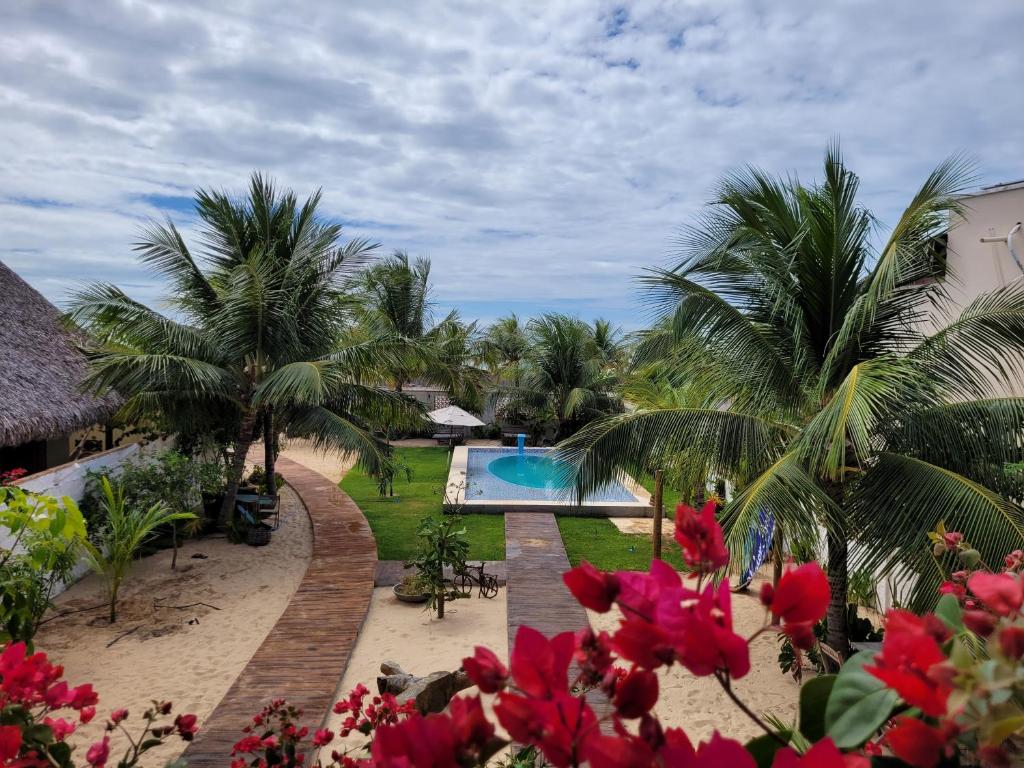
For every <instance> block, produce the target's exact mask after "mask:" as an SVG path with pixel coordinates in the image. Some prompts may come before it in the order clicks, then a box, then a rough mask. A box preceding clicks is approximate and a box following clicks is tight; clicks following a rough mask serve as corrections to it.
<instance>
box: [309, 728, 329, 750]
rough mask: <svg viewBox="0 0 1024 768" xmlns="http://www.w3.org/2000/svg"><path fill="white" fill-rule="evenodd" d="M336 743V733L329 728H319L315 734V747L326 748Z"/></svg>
mask: <svg viewBox="0 0 1024 768" xmlns="http://www.w3.org/2000/svg"><path fill="white" fill-rule="evenodd" d="M332 741H334V733H333V732H332V731H331V730H330V729H329V728H317V729H316V731H315V732H314V733H313V746H314V747H325V746H327V745H328V744H330V743H331V742H332Z"/></svg>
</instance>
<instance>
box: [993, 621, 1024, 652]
mask: <svg viewBox="0 0 1024 768" xmlns="http://www.w3.org/2000/svg"><path fill="white" fill-rule="evenodd" d="M999 650H1001V651H1002V652H1003V655H1004V656H1006V657H1007V658H1010V659H1014V660H1019V659H1020V658H1021V657H1022V656H1024V629H1021V628H1020V627H1003V628H1002V629H1001V630H999Z"/></svg>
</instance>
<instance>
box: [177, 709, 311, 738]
mask: <svg viewBox="0 0 1024 768" xmlns="http://www.w3.org/2000/svg"><path fill="white" fill-rule="evenodd" d="M197 722H198V719H197V718H196V716H195V715H184V714H183V715H178V716H177V717H176V718H174V730H175V731H177V733H178V735H179V736H180V737H181V739H182V741H192V739H194V738H195V737H196V734H197V733H199V727H198V726H197ZM306 731H307V733H308V729H306ZM304 736H305V734H304V733H301V732H300V734H299V735H298V736H297V737H298V738H300V739H301V738H303V737H304Z"/></svg>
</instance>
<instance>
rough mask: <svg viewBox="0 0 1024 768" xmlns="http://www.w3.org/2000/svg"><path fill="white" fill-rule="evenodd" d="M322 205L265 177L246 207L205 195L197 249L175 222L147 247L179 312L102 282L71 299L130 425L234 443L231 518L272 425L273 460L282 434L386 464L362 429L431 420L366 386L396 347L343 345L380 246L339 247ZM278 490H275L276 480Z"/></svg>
mask: <svg viewBox="0 0 1024 768" xmlns="http://www.w3.org/2000/svg"><path fill="white" fill-rule="evenodd" d="M319 201H320V193H319V192H317V193H316V194H314V195H313V196H312V197H310V198H309V199H308V200H306V202H305V203H303V204H302V205H301V206H300V205H299V204H298V202H297V200H296V198H295V196H294V195H293V194H292V193H291V192H287V193H284V194H279V193H278V192H277V191H276V190H275V188H274V186H273V184H272V183H271V182H270V181H269V180H266V179H264V178H263V177H261V176H260V175H259V174H255V175H253V177H252V179H251V184H250V189H249V194H248V196H247V197H246V198H245V199H243V200H235V199H233V198H232V197H230V196H229V195H227V194H226V193H223V192H208V191H204V190H200V191H199V192H197V194H196V211H197V213H198V216H199V221H200V225H199V242H200V250H199V251H198V252H197V253H196V254H193V252H192V251H191V250H190V249H189V247H188V246H187V245H186V243H185V240H184V238H183V237H182V236H181V234H180V233H179V231H178V230H177V228H176V227H175V226H174V224H173V223H172V222H170V221H168V222H167V223H166V224H165V225H160V224H153V225H151V226H149V227H147V228H146V229H145V230H144V231H143V233H142V238H141V240H140V242H139V243H138V244H137V245H136V250H137V251H138V252H139V254H140V256H141V260H142V262H143V263H144V264H146V265H147V266H149V267H151V268H152V269H154V270H155V271H156V272H157V274H158V275H160V276H161V277H163V279H164V280H165V281H166V283H167V288H168V296H167V298H166V302H167V304H168V306H169V307H170V308H171V310H172V311H173V314H172V315H164V314H161V313H159V312H157V311H155V310H153V309H151V308H149V307H147V306H145V305H143V304H141V303H140V302H137V301H135V300H133V299H131V298H130V297H129V296H128V295H127V294H126V293H125V292H124V291H122V290H121V289H119V288H117V287H115V286H113V285H110V284H103V283H99V284H94V285H90V286H87V287H85V288H83V289H82V290H80V291H79V292H78V293H77V294H76V295H75V297H74V298H73V300H72V303H71V308H70V317H71V318H72V319H73V320H75V321H77V322H80V323H82V324H83V325H84V326H85V328H86V329H87V330H88V331H89V332H90V334H91V336H92V338H94V339H96V340H97V341H98V342H99V346H98V347H97V348H96V349H93V350H91V352H90V355H91V366H90V374H89V377H88V381H87V385H88V386H90V387H92V388H94V389H99V390H102V389H115V390H117V391H118V392H119V393H120V394H121V395H122V396H123V397H124V398H125V405H124V407H123V409H122V411H123V413H122V415H123V417H124V418H126V419H130V420H136V421H138V420H144V419H152V420H155V421H157V422H158V423H160V424H162V425H164V426H165V427H166V428H167V429H168V430H171V431H178V432H182V433H189V434H210V433H213V432H215V431H218V430H219V431H226V432H227V433H228V434H232V435H234V440H233V443H234V454H233V458H232V466H231V468H230V469H231V471H230V472H229V475H228V487H227V492H226V494H225V498H224V504H223V507H222V509H221V522H222V524H223V523H227V522H228V521H230V519H231V518H232V516H233V514H234V507H235V495H236V493H237V490H238V484H239V481H240V479H241V476H242V471H243V469H244V465H245V458H246V454H247V452H248V450H249V446H250V445H251V444H252V442H253V441H254V439H255V438H256V437H257V436H258V435H259V433H260V432H261V431H263V432H264V439H265V440H267V449H268V452H270V451H272V450H273V442H274V440H273V437H274V435H276V432H277V430H278V429H279V428H280V429H286V430H287V431H289V432H290V433H292V434H296V435H302V436H307V437H311V438H312V439H313V440H314V441H315V443H316V444H317V445H318V446H319V447H322V448H325V449H326V448H333V449H337V450H340V451H355V452H356V453H357V454H358V457H359V460H360V462H361V463H362V464H363V465H364V466H366V467H367V468H369V469H371V470H376V469H377V468H378V467H379V466H380V464H381V463H382V462H384V461H386V456H387V450H386V446H383V445H382V444H380V443H379V442H378V441H377V440H375V439H374V438H373V437H371V435H370V434H369V433H368V432H367V431H366V430H365V429H364V428H363V424H364V423H366V422H367V421H369V420H385V421H392V422H397V423H402V421H403V420H405V421H410V422H411V421H412V420H415V419H419V418H420V416H419V412H418V410H417V409H416V408H415V407H414V406H413V405H412V404H410V403H408V402H407V401H406V400H405V399H404V398H400V397H396V396H395V395H394V394H393V393H389V392H387V391H383V390H381V389H379V388H377V387H374V386H372V385H367V384H363V383H361V381H360V372H361V371H362V370H363V369H364V368H368V367H375V366H380V365H385V364H388V363H390V362H391V361H392V360H393V359H394V358H396V357H397V351H396V350H397V347H396V346H395V345H394V344H393V342H392V340H389V339H362V340H360V341H359V342H358V343H343V342H342V341H341V339H342V334H343V331H344V328H345V320H346V308H347V307H348V306H349V305H350V303H351V281H352V279H353V277H354V276H355V275H357V274H359V273H360V271H361V270H362V269H363V268H364V266H365V264H366V262H367V260H368V259H369V258H370V256H371V255H372V253H373V250H374V248H375V246H373V245H371V244H370V243H368V242H366V241H365V240H352V241H349V242H346V243H342V242H340V238H341V226H340V225H338V224H332V223H326V222H324V221H323V220H321V218H320V217H319V216H318V214H317V206H318V204H319ZM268 432H270V433H272V434H267V433H268ZM271 458H272V454H271ZM270 464H271V466H270V467H269V468H268V469H269V470H270V471H271V472H272V471H273V463H272V461H271V462H270ZM268 482H269V483H270V484H271V485H270V488H273V487H274V486H273V482H274V479H273V477H269V478H268Z"/></svg>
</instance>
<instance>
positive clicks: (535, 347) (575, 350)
mask: <svg viewBox="0 0 1024 768" xmlns="http://www.w3.org/2000/svg"><path fill="white" fill-rule="evenodd" d="M601 328H602V329H603V330H602V331H601V334H602V335H601V336H600V339H601V344H602V345H603V346H601V345H599V343H598V337H597V336H596V335H595V329H594V327H593V326H590V325H588V324H587V323H585V322H583V321H582V320H579V319H577V318H574V317H569V316H567V315H560V314H546V315H541V316H539V317H536V318H533V319H531V320H530V321H529V322H528V323H527V324H526V333H525V337H526V347H525V350H524V351H523V353H522V357H521V358H519V360H518V361H512V360H510V359H507V358H506V360H505V361H504V364H503V366H502V367H501V368H500V369H499V370H500V371H501V374H502V377H501V379H500V380H499V381H498V382H497V384H496V390H495V397H496V401H497V405H498V411H499V413H500V414H501V415H503V416H504V417H506V418H507V419H509V420H513V421H514V420H517V419H518V420H522V421H525V422H531V423H532V424H534V425H535V427H536V430H537V432H538V433H539V434H538V435H535V437H539V436H541V435H543V434H545V433H546V432H548V431H550V432H552V433H553V435H554V437H555V438H556V439H561V438H564V437H567V436H569V435H570V434H572V433H573V432H574V431H575V430H577V429H578V428H579V427H580V426H582V425H583V424H586V423H587V422H588V421H590V420H592V419H594V418H596V417H597V416H601V415H605V414H608V413H613V412H616V411H618V410H621V403H620V401H619V399H618V396H617V395H616V394H615V386H616V384H617V382H618V373H617V371H616V370H615V369H614V367H612V366H610V362H611V360H610V356H611V357H614V354H613V351H612V350H613V349H614V348H615V344H617V341H616V340H615V335H614V332H612V331H611V330H610V329H609V328H606V327H605V326H601ZM504 330H505V329H502V331H504Z"/></svg>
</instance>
